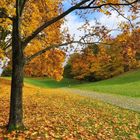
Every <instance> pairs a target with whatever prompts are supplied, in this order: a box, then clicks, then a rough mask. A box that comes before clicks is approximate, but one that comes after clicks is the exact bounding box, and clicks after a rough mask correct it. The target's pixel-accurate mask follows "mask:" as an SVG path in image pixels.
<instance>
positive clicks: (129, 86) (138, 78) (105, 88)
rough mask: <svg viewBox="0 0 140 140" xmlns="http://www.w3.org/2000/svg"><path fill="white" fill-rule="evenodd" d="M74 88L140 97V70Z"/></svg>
mask: <svg viewBox="0 0 140 140" xmlns="http://www.w3.org/2000/svg"><path fill="white" fill-rule="evenodd" d="M73 88H78V89H82V90H91V91H97V92H101V93H112V94H118V95H124V96H131V97H140V70H137V71H133V72H127V73H125V74H122V75H120V76H117V77H114V78H111V79H108V80H103V81H99V82H95V83H85V84H81V85H75V86H73Z"/></svg>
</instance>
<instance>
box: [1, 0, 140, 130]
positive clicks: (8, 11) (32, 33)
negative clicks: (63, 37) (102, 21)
mask: <svg viewBox="0 0 140 140" xmlns="http://www.w3.org/2000/svg"><path fill="white" fill-rule="evenodd" d="M61 2H62V1H61V0H58V1H53V3H51V1H49V0H39V1H36V0H28V1H27V0H3V1H0V18H1V19H2V20H4V21H6V24H7V26H6V25H5V24H4V25H3V24H2V26H6V28H11V27H12V33H11V36H12V82H11V100H10V117H9V123H8V129H11V128H14V129H15V128H17V129H19V128H22V127H23V121H22V120H23V109H22V87H23V75H24V70H23V69H24V66H25V64H26V63H27V62H29V61H31V60H32V59H33V58H35V57H37V56H39V55H41V54H43V53H45V52H46V51H48V50H50V49H53V48H58V47H60V46H65V45H67V44H70V43H73V41H68V42H65V43H62V44H61V42H57V43H56V42H55V43H52V42H49V45H47V47H46V48H43V49H42V50H40V51H38V52H36V53H35V54H33V55H31V56H29V57H26V56H25V54H24V50H25V48H27V46H29V45H30V43H32V41H33V40H34V39H36V38H37V37H38V36H40V35H43V33H44V32H45V31H46V32H47V29H50V28H51V26H52V25H54V24H55V23H56V24H57V22H58V21H60V20H61V19H63V18H64V17H65V16H66V15H68V14H69V13H71V12H73V11H75V10H82V9H84V10H89V9H90V12H92V13H94V12H95V11H100V12H104V13H105V14H107V15H109V14H110V12H109V10H110V7H111V8H113V9H115V10H117V11H119V9H120V8H121V6H130V9H132V10H133V11H134V10H136V8H137V6H138V5H136V4H138V2H139V0H133V1H131V2H130V1H122V0H113V1H112V0H105V1H104V0H102V1H99V0H81V1H72V5H71V7H70V8H69V9H68V10H66V11H64V12H62V8H61V5H62V4H61ZM49 4H50V7H51V6H52V5H53V4H54V5H55V6H56V7H60V8H59V10H58V13H59V15H58V14H57V15H54V16H53V17H51V18H49V16H50V15H51V13H52V11H55V10H56V8H54V9H49V8H48V6H49ZM32 8H35V9H36V10H37V11H38V10H39V11H42V15H39V16H37V15H36V13H35V12H34V11H32ZM44 10H45V11H44ZM46 10H47V11H46ZM43 11H44V12H43ZM47 12H48V13H49V14H45V13H47ZM56 13H57V12H56ZM30 14H33V15H34V14H35V17H36V18H35V19H33V20H34V21H33V22H34V26H33V27H30V28H29V26H28V25H29V22H30V20H31V19H32V16H30ZM82 14H83V13H82ZM38 21H39V22H38ZM22 25H23V26H22ZM26 31H27V32H26Z"/></svg>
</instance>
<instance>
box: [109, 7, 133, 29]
mask: <svg viewBox="0 0 140 140" xmlns="http://www.w3.org/2000/svg"><path fill="white" fill-rule="evenodd" d="M110 7H111V8H113V9H114V10H115V11H116V12H117V13H118V14H119V15H120V16H122V17H123V18H125V19H126V20H128V21H129V23H130V25H131V27H132V28H133V27H134V26H133V24H132V22H131V20H130V19H128V18H127V17H125V16H124V15H123V14H121V13H120V12H119V11H118V9H116V8H115V7H113V6H110Z"/></svg>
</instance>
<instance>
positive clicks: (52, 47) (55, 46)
mask: <svg viewBox="0 0 140 140" xmlns="http://www.w3.org/2000/svg"><path fill="white" fill-rule="evenodd" d="M98 43H101V42H81V41H69V42H66V43H62V44H56V45H50V46H49V47H47V48H45V49H43V50H40V51H38V52H37V53H35V54H33V55H31V56H29V57H26V58H25V63H26V64H27V63H29V62H30V61H31V60H32V59H34V58H35V57H37V56H39V55H41V54H44V53H45V52H47V51H49V50H51V49H55V48H60V47H63V46H67V45H70V44H82V45H90V44H98ZM101 44H107V43H101ZM107 45H109V44H107ZM110 45H111V44H110Z"/></svg>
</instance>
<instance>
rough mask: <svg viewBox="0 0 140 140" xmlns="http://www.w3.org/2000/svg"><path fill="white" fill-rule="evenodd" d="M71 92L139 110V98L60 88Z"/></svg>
mask: <svg viewBox="0 0 140 140" xmlns="http://www.w3.org/2000/svg"><path fill="white" fill-rule="evenodd" d="M62 90H66V91H68V92H69V93H72V94H78V95H82V96H88V97H91V98H94V99H97V100H101V101H104V102H106V103H110V104H112V105H116V106H119V107H122V108H125V109H130V110H133V111H137V112H140V98H133V97H126V96H120V95H113V94H105V93H97V92H93V91H86V90H78V89H68V88H62Z"/></svg>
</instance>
